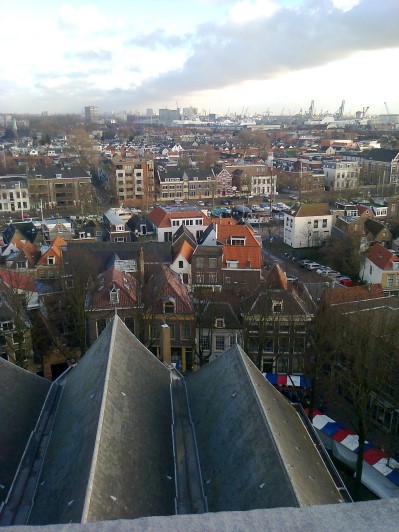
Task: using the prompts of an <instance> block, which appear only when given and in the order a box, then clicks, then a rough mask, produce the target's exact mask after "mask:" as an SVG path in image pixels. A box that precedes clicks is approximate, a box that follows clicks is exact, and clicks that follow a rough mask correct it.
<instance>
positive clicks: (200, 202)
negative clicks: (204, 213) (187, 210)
mask: <svg viewBox="0 0 399 532" xmlns="http://www.w3.org/2000/svg"><path fill="white" fill-rule="evenodd" d="M197 205H199V206H200V207H202V206H204V205H205V203H204V202H203V201H201V200H199V201H197Z"/></svg>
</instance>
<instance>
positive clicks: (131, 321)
mask: <svg viewBox="0 0 399 532" xmlns="http://www.w3.org/2000/svg"><path fill="white" fill-rule="evenodd" d="M125 325H126V327H127V328H128V329H129V331H131V332H132V333H133V334H134V318H125Z"/></svg>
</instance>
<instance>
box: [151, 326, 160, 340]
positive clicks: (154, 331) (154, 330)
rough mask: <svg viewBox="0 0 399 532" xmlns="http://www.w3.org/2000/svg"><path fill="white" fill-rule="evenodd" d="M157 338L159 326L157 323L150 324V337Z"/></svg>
mask: <svg viewBox="0 0 399 532" xmlns="http://www.w3.org/2000/svg"><path fill="white" fill-rule="evenodd" d="M157 338H159V328H158V324H157V323H151V324H150V339H151V340H156V339H157Z"/></svg>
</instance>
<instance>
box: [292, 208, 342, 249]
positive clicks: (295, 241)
mask: <svg viewBox="0 0 399 532" xmlns="http://www.w3.org/2000/svg"><path fill="white" fill-rule="evenodd" d="M332 226H333V215H332V214H331V212H330V207H329V205H328V203H316V204H307V205H301V206H299V207H297V208H295V209H291V210H290V211H288V212H286V213H284V242H285V243H286V244H288V245H289V246H291V247H292V248H309V247H318V246H322V245H323V243H324V242H325V241H326V239H327V238H329V237H330V236H331V230H332Z"/></svg>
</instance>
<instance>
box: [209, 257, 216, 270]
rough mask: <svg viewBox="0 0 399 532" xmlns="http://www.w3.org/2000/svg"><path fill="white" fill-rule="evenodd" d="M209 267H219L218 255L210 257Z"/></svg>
mask: <svg viewBox="0 0 399 532" xmlns="http://www.w3.org/2000/svg"><path fill="white" fill-rule="evenodd" d="M208 261H209V262H208V264H209V268H217V267H218V259H217V257H209V259H208Z"/></svg>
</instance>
